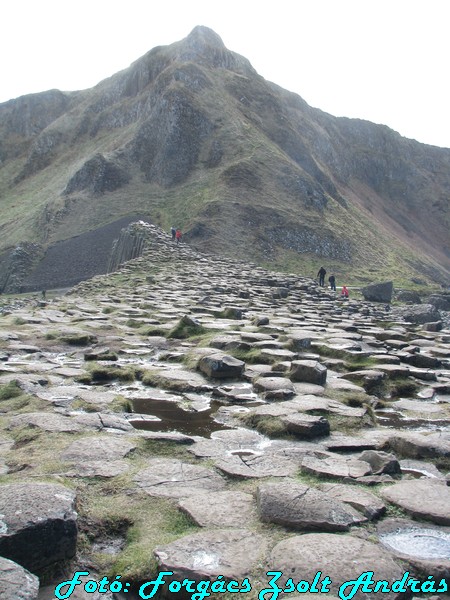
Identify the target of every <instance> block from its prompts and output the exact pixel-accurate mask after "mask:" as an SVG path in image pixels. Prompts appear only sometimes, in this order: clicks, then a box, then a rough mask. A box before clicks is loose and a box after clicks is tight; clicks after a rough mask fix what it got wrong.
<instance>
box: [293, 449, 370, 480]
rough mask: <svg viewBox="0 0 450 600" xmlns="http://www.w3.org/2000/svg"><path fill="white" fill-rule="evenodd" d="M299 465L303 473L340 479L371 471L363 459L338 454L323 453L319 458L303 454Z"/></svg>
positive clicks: (362, 474)
mask: <svg viewBox="0 0 450 600" xmlns="http://www.w3.org/2000/svg"><path fill="white" fill-rule="evenodd" d="M301 467H302V471H304V472H305V473H311V474H313V475H316V476H317V477H330V478H333V479H342V478H345V477H349V478H352V479H356V478H357V477H364V476H365V475H369V474H371V472H372V469H371V467H370V465H369V464H368V463H366V462H365V461H362V460H357V459H356V458H347V457H343V456H338V455H336V456H333V455H323V456H322V457H321V458H319V457H316V456H305V458H304V459H303V461H302V465H301Z"/></svg>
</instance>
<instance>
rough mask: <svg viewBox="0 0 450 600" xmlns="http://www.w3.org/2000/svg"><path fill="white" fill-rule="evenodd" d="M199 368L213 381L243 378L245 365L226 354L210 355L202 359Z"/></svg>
mask: <svg viewBox="0 0 450 600" xmlns="http://www.w3.org/2000/svg"><path fill="white" fill-rule="evenodd" d="M198 368H199V370H200V371H201V372H202V373H204V374H205V375H206V376H207V377H211V378H213V379H228V378H229V379H236V378H239V377H241V376H242V374H243V372H244V369H245V363H244V362H243V361H242V360H238V359H237V358H233V357H232V356H228V355H226V354H225V355H222V354H210V355H209V356H203V357H202V358H201V359H200V361H199V363H198Z"/></svg>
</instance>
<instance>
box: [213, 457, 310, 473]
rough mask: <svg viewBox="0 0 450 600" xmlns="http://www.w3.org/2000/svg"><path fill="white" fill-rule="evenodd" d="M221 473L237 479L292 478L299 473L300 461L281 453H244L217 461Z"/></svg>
mask: <svg viewBox="0 0 450 600" xmlns="http://www.w3.org/2000/svg"><path fill="white" fill-rule="evenodd" d="M214 464H215V466H216V468H217V469H219V471H222V472H223V473H225V475H228V476H229V477H235V478H237V479H257V478H259V477H292V476H293V475H296V474H297V473H298V471H299V460H298V459H293V458H290V457H288V456H285V455H284V454H282V452H280V453H276V452H272V453H265V454H259V455H258V454H257V455H255V454H253V453H243V452H240V453H239V454H235V455H232V456H226V457H224V458H219V459H216V460H215V462H214Z"/></svg>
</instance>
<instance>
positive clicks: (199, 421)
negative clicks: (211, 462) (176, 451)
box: [131, 399, 230, 438]
mask: <svg viewBox="0 0 450 600" xmlns="http://www.w3.org/2000/svg"><path fill="white" fill-rule="evenodd" d="M131 403H132V405H133V411H134V412H136V413H140V414H147V415H152V416H154V417H158V418H159V419H161V421H156V422H155V421H133V423H132V424H133V427H135V428H136V429H143V430H146V431H178V432H180V433H184V434H185V435H198V436H201V437H205V438H209V437H211V433H213V432H214V431H220V430H223V429H230V428H229V427H227V426H226V425H224V424H223V423H218V422H217V421H215V419H214V414H215V412H216V411H217V409H218V408H219V406H220V405H219V404H218V403H216V402H212V403H211V406H210V408H209V409H208V410H202V411H187V410H183V409H182V408H181V407H180V406H179V405H178V404H177V403H176V402H173V401H167V400H152V401H151V402H149V401H148V400H139V399H134V400H133V399H132V400H131Z"/></svg>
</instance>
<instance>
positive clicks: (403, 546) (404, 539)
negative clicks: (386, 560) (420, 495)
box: [377, 519, 450, 581]
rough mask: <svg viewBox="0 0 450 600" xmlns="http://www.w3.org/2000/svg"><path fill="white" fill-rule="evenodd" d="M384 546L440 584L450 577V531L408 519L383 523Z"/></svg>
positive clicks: (380, 525) (414, 569) (382, 536)
mask: <svg viewBox="0 0 450 600" xmlns="http://www.w3.org/2000/svg"><path fill="white" fill-rule="evenodd" d="M377 534H378V537H379V540H380V542H381V544H382V545H383V546H384V547H385V548H387V549H388V550H389V551H390V552H392V553H393V554H394V555H395V556H396V557H398V558H400V559H401V560H403V561H405V562H406V563H408V564H409V566H410V568H412V570H413V571H414V572H415V573H420V574H422V575H424V578H425V577H427V576H428V575H432V576H433V577H434V578H435V579H436V580H437V581H439V580H440V579H441V578H444V579H447V580H448V578H449V577H450V528H448V527H443V526H442V525H440V526H436V525H432V524H430V523H418V522H417V521H409V520H407V519H386V520H384V521H382V522H381V523H379V525H378V528H377Z"/></svg>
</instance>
